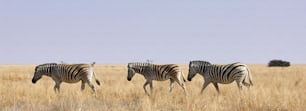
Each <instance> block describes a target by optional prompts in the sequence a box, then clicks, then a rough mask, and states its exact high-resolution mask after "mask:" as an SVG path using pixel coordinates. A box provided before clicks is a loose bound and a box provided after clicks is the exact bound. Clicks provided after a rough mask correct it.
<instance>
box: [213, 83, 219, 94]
mask: <svg viewBox="0 0 306 111" xmlns="http://www.w3.org/2000/svg"><path fill="white" fill-rule="evenodd" d="M213 84H214V86H215V88H216V90H217V92H218V95H220V91H219V86H218V83H213Z"/></svg>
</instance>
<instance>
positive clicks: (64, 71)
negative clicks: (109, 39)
mask: <svg viewBox="0 0 306 111" xmlns="http://www.w3.org/2000/svg"><path fill="white" fill-rule="evenodd" d="M94 64H95V62H94V63H92V64H57V63H46V64H41V65H38V66H36V67H35V73H34V76H33V79H32V83H34V84H35V83H36V82H37V81H38V80H39V79H40V78H41V77H42V76H43V75H45V76H48V77H51V78H52V79H53V80H54V81H55V86H54V91H55V92H60V84H61V83H62V82H66V83H76V82H79V81H82V85H81V90H82V91H83V90H84V88H85V83H88V85H89V86H90V87H91V89H92V90H93V91H94V93H95V95H96V88H95V86H94V85H93V83H92V76H94V77H95V73H94V71H93V66H94ZM95 80H96V83H97V84H98V85H100V81H99V80H97V79H96V77H95Z"/></svg>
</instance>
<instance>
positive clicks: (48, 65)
mask: <svg viewBox="0 0 306 111" xmlns="http://www.w3.org/2000/svg"><path fill="white" fill-rule="evenodd" d="M56 65H58V64H57V63H45V64H40V65H38V66H36V67H35V70H37V69H38V68H39V67H50V66H56Z"/></svg>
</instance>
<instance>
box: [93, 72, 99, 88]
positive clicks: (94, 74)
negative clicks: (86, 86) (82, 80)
mask: <svg viewBox="0 0 306 111" xmlns="http://www.w3.org/2000/svg"><path fill="white" fill-rule="evenodd" d="M93 76H94V78H95V80H96V83H97V84H98V85H99V86H100V81H99V80H98V79H97V78H96V73H95V72H93Z"/></svg>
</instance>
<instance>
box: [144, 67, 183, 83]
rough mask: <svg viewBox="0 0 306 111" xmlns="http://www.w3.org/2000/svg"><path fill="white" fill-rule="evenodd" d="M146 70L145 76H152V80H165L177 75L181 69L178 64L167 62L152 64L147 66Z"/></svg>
mask: <svg viewBox="0 0 306 111" xmlns="http://www.w3.org/2000/svg"><path fill="white" fill-rule="evenodd" d="M145 70H146V71H144V74H143V75H144V76H145V78H150V79H152V80H157V81H164V80H168V79H170V78H171V77H176V76H177V74H179V72H180V69H179V66H178V65H176V64H165V65H155V64H152V65H150V66H149V67H147V68H146V69H145Z"/></svg>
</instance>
